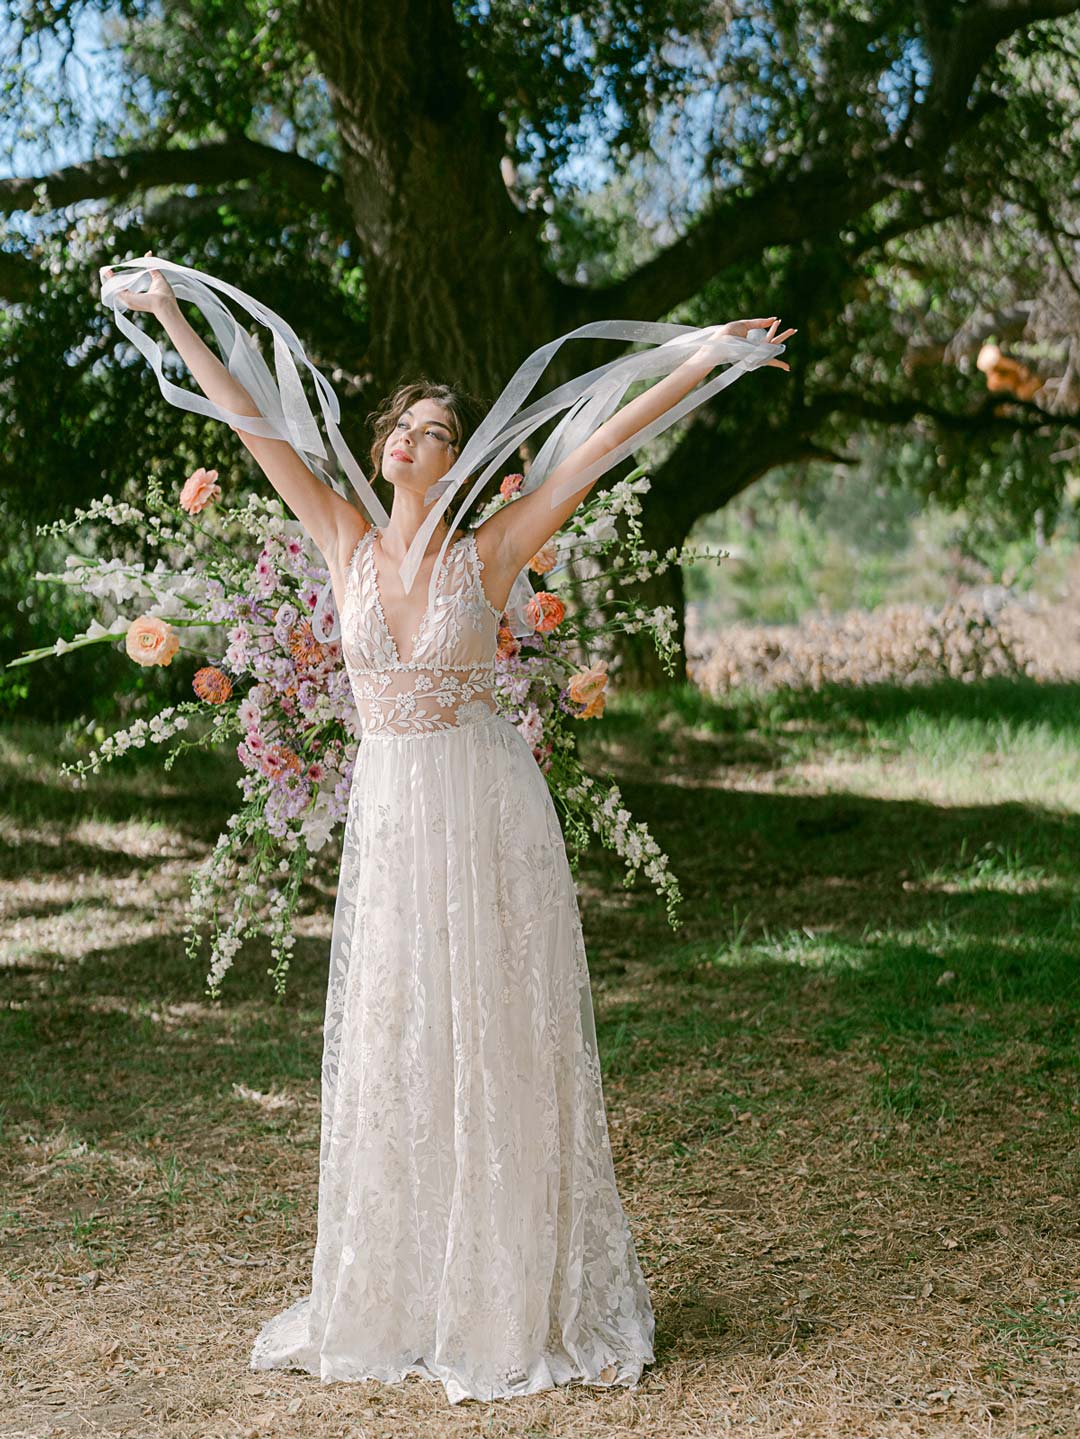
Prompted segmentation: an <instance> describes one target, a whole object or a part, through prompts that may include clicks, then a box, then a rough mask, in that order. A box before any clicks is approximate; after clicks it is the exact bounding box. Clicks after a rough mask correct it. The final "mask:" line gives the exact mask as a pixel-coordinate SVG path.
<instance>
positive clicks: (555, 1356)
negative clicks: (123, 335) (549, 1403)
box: [102, 261, 794, 1403]
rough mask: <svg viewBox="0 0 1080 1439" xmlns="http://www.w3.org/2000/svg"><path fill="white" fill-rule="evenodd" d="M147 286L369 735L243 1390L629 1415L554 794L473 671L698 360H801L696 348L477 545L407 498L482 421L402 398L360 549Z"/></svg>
mask: <svg viewBox="0 0 1080 1439" xmlns="http://www.w3.org/2000/svg"><path fill="white" fill-rule="evenodd" d="M143 263H144V268H145V269H146V270H147V271H148V276H149V287H148V288H145V289H142V290H139V291H136V290H134V289H131V288H114V289H113V291H112V294H113V303H114V305H119V304H123V305H125V306H126V307H128V308H131V309H136V310H144V311H147V312H149V313H150V314H151V315H153V316H154V317H156V319H157V320H158V321H160V323H161V325H162V326H163V327H164V329H165V331H166V333H167V335H168V337H169V339H170V340H171V341H172V344H173V345H174V346H175V348H176V350H177V351H178V353H179V354H180V356H181V357H182V359H183V360H184V361H185V362H186V364H187V366H188V368H189V369H190V371H191V373H192V375H193V376H194V378H195V380H196V382H197V383H198V385H199V387H200V388H201V390H202V391H203V393H204V394H205V396H206V397H207V399H208V400H209V401H210V402H211V409H210V410H209V411H208V410H206V409H204V410H203V411H202V412H203V413H208V412H212V413H216V414H218V415H219V416H220V417H221V418H223V419H226V420H228V421H230V422H238V423H232V428H233V429H234V430H235V431H236V433H237V434H239V435H240V437H241V439H242V441H243V443H244V444H245V445H246V447H247V448H248V450H249V451H250V452H251V454H252V455H253V456H254V458H255V460H256V461H257V463H258V464H259V466H260V467H261V469H262V470H263V472H264V473H265V475H266V477H267V479H268V480H269V481H270V483H271V484H272V485H273V487H274V488H275V489H276V490H277V492H278V494H279V495H280V496H281V498H282V499H283V501H284V502H285V504H286V505H287V506H288V507H289V509H290V510H291V511H292V512H293V514H294V515H295V516H296V517H297V519H298V520H299V521H300V522H301V524H302V525H303V526H304V528H305V529H306V530H307V532H308V534H309V535H310V536H311V538H312V540H313V541H314V543H315V545H316V546H317V547H318V549H319V550H320V551H321V553H322V555H323V557H324V559H325V561H326V564H327V567H328V569H329V572H330V577H331V585H332V590H333V598H334V601H335V606H336V611H337V616H338V620H339V623H340V633H341V644H342V653H343V657H344V661H345V665H346V668H347V671H348V674H349V677H350V681H351V684H352V688H353V693H354V695H355V698H356V704H357V708H358V712H359V715H360V722H361V727H362V738H361V741H360V744H359V747H358V753H357V760H356V765H355V769H354V775H353V783H352V790H351V793H350V800H349V809H348V816H347V820H346V826H345V835H344V841H343V849H342V862H341V873H340V877H339V882H338V891H337V900H336V906H335V912H334V922H333V932H332V938H331V943H330V960H329V976H328V983H327V994H326V1012H325V1023H324V1030H323V1061H322V1091H321V1114H322V1124H321V1141H320V1156H319V1193H318V1222H317V1237H316V1243H315V1250H314V1255H313V1260H312V1268H311V1279H310V1284H309V1285H308V1286H307V1292H306V1293H304V1294H303V1295H302V1297H300V1298H299V1299H297V1300H296V1301H295V1302H293V1303H292V1304H290V1305H289V1306H288V1307H287V1308H285V1309H284V1310H282V1311H281V1312H279V1313H276V1314H274V1315H272V1316H271V1317H270V1318H269V1319H268V1320H267V1321H266V1322H265V1324H264V1325H263V1327H262V1329H261V1332H259V1333H258V1335H257V1337H256V1339H255V1343H254V1348H253V1351H252V1355H251V1361H250V1363H251V1368H253V1369H298V1370H302V1371H306V1372H308V1373H310V1374H313V1375H315V1376H317V1377H318V1378H319V1379H321V1380H322V1381H324V1382H329V1381H333V1380H353V1381H355V1380H363V1379H368V1378H373V1379H378V1380H382V1381H384V1382H398V1381H401V1380H403V1379H404V1378H405V1377H406V1376H407V1375H418V1376H420V1377H422V1378H424V1379H427V1380H434V1381H437V1382H441V1384H442V1385H443V1388H444V1391H445V1393H446V1396H447V1399H448V1400H449V1401H450V1402H451V1403H458V1402H460V1401H462V1400H465V1399H484V1400H490V1399H495V1398H501V1397H509V1396H513V1395H521V1394H530V1393H534V1392H536V1391H538V1390H543V1389H549V1388H552V1387H553V1386H555V1385H560V1384H567V1383H570V1382H572V1381H578V1382H582V1383H585V1384H591V1385H602V1386H608V1385H616V1384H618V1385H631V1386H632V1385H636V1384H637V1382H638V1380H639V1379H640V1376H641V1372H642V1369H643V1367H644V1366H645V1365H646V1364H650V1363H652V1362H653V1360H654V1354H653V1347H652V1342H653V1332H654V1319H653V1311H652V1305H651V1302H650V1298H649V1293H648V1289H647V1287H646V1284H645V1280H644V1278H643V1275H642V1271H641V1268H640V1265H639V1262H638V1257H637V1252H636V1249H635V1246H634V1241H633V1238H632V1236H631V1233H630V1228H629V1225H628V1223H627V1218H626V1215H625V1213H624V1211H623V1208H622V1204H621V1202H620V1198H619V1194H618V1190H617V1187H616V1179H615V1173H614V1168H613V1163H612V1154H611V1148H610V1143H609V1137H608V1126H607V1116H606V1111H605V1106H604V1098H603V1090H602V1085H601V1072H600V1064H599V1057H598V1051H597V1042H596V1030H595V1024H594V1016H593V1006H592V997H591V992H590V988H589V974H588V967H587V963H586V954H585V946H584V941H583V938H582V930H581V922H580V916H579V911H578V905H577V896H576V890H575V886H574V881H573V877H572V874H571V871H570V867H569V862H568V859H567V855H566V850H565V846H564V842H563V835H562V832H561V829H560V826H559V822H558V816H557V814H556V811H555V807H554V803H553V801H552V798H551V794H550V792H549V790H548V786H547V781H546V780H545V778H544V776H543V774H542V772H541V770H540V768H539V766H538V765H537V763H536V761H535V759H534V758H533V754H532V751H531V749H530V747H529V745H528V744H527V743H526V741H525V739H524V738H523V737H522V735H521V734H520V733H519V731H518V730H517V728H516V727H515V726H514V725H513V724H512V723H511V722H510V721H509V720H508V719H506V718H504V717H503V716H501V715H500V714H499V713H498V712H497V711H496V708H495V699H494V683H495V673H494V657H495V654H496V652H497V649H498V646H499V644H500V642H502V639H501V636H500V633H499V631H500V621H501V620H503V619H505V618H506V613H505V611H506V607H507V605H508V602H509V600H510V596H511V593H512V591H513V589H514V586H515V583H516V581H517V580H518V579H519V577H520V575H521V572H522V570H523V568H524V567H526V566H527V564H528V561H529V559H530V557H532V556H533V555H535V554H536V552H537V551H538V550H540V549H541V548H542V547H543V546H544V544H545V543H546V541H548V540H549V539H550V538H551V537H552V536H553V535H554V534H555V533H556V531H557V530H558V529H559V527H560V526H561V525H562V524H563V523H564V522H565V521H566V520H567V518H568V517H569V516H570V515H571V514H572V513H573V511H574V509H575V508H576V507H577V505H578V504H579V503H580V501H581V499H582V497H583V495H584V494H585V493H586V492H587V490H588V488H589V487H590V486H591V484H592V483H593V482H594V481H595V478H596V475H597V474H599V473H601V472H602V470H603V469H604V468H606V467H607V466H606V464H605V461H606V460H607V459H609V458H610V456H611V455H612V454H613V453H614V452H616V451H617V450H618V447H619V446H620V445H623V444H624V443H625V441H626V440H627V439H628V437H634V436H636V435H638V433H639V432H640V430H641V429H642V427H643V426H644V427H649V426H651V425H658V424H662V423H663V422H664V421H665V420H667V418H668V416H669V414H670V412H671V410H672V407H674V406H676V404H677V402H679V401H680V400H682V399H683V397H685V396H686V395H688V393H689V392H690V391H691V390H693V388H694V386H696V385H697V384H698V383H699V382H700V381H701V380H702V379H704V378H705V377H706V376H707V375H708V374H709V372H710V371H711V370H712V369H713V368H714V367H715V365H716V363H717V355H718V354H721V353H724V354H726V356H727V357H728V358H730V356H731V351H730V350H729V351H727V352H725V351H723V349H722V347H718V345H717V343H716V342H717V341H723V340H724V339H725V338H726V337H735V338H736V339H737V340H739V339H741V340H745V339H747V338H748V336H749V332H750V331H751V330H757V332H758V333H759V334H760V333H761V327H763V326H767V327H768V329H767V333H766V336H765V342H766V343H767V344H768V346H769V347H770V349H771V347H773V346H779V347H780V349H781V350H782V348H783V342H784V340H785V339H786V338H787V337H788V336H789V335H791V334H793V333H794V331H792V330H786V331H784V332H783V333H782V334H779V335H778V334H777V325H778V324H779V321H778V319H777V318H776V317H775V316H771V317H768V318H767V319H755V320H739V321H735V322H732V323H731V324H729V325H725V326H717V327H713V328H712V329H710V330H705V331H700V330H698V331H693V332H692V334H693V336H694V337H695V343H693V344H690V345H685V344H683V345H681V346H680V348H679V351H678V355H677V356H675V358H674V359H673V360H671V361H670V362H668V360H667V357H664V358H665V362H666V363H668V364H669V369H670V373H668V374H667V375H666V376H665V377H664V378H663V379H662V380H660V381H658V382H657V383H656V384H654V385H653V386H651V387H650V388H649V389H647V390H646V391H645V392H643V393H642V394H641V395H639V396H637V397H636V398H635V399H634V400H633V401H631V402H630V403H629V404H627V405H625V406H623V407H622V408H621V409H619V410H618V411H617V412H616V413H615V414H614V415H612V416H611V417H610V418H608V419H607V420H606V421H605V422H604V423H602V424H599V425H598V426H594V427H593V428H592V430H591V433H588V435H587V437H586V438H585V439H584V440H583V441H582V442H581V443H579V444H576V445H574V446H573V447H572V448H571V449H570V450H569V452H568V453H566V454H565V455H564V456H563V457H562V458H561V459H560V460H559V462H558V463H557V464H556V465H555V466H554V467H553V468H552V469H550V471H549V472H547V473H546V474H544V476H543V483H542V484H539V485H536V486H535V487H534V488H533V489H531V490H530V491H529V492H528V493H523V494H522V495H521V496H520V497H519V498H518V499H516V500H515V501H514V502H513V503H511V504H507V505H504V506H503V507H502V508H501V509H499V510H498V511H497V512H496V513H494V514H493V515H491V516H490V517H489V518H488V519H486V520H485V521H484V522H483V523H482V524H480V525H479V526H477V527H476V528H472V529H469V528H465V527H461V528H458V529H454V528H451V526H450V525H448V524H446V523H445V521H443V520H442V518H441V512H439V513H438V514H437V515H436V518H435V520H434V521H433V520H432V517H431V515H430V513H426V511H428V509H429V506H428V505H427V504H426V497H428V496H429V495H430V492H431V489H432V487H433V486H436V487H437V486H438V485H439V483H440V482H441V481H445V479H446V476H447V475H448V474H449V473H450V471H451V470H452V469H453V468H454V467H455V465H457V463H458V460H459V459H460V457H461V456H462V454H463V453H464V452H465V451H466V447H467V446H468V445H469V441H470V439H472V438H474V437H475V436H477V434H478V433H479V431H480V428H481V426H482V425H483V423H484V415H483V413H482V409H481V407H480V406H479V404H478V403H477V402H476V401H475V400H474V399H473V398H472V397H471V396H470V395H468V394H466V393H464V392H463V391H462V390H460V389H459V388H457V387H455V386H453V385H443V384H435V383H432V382H429V381H425V380H420V381H418V382H416V383H413V384H406V385H402V386H401V387H400V388H398V389H397V390H396V391H395V392H394V394H393V395H391V396H390V397H389V398H388V399H387V401H386V402H385V403H384V404H383V406H382V407H381V408H380V410H379V412H378V413H377V415H376V417H375V443H374V446H373V448H372V462H373V466H375V467H377V468H378V469H380V470H381V472H382V474H383V475H384V477H385V478H386V479H387V480H388V481H389V482H390V484H391V485H392V486H393V504H392V508H391V511H390V513H389V517H388V518H387V519H386V521H385V523H382V524H378V525H376V524H372V523H370V522H369V521H368V520H367V519H365V517H364V516H363V515H362V514H361V513H360V512H359V511H358V509H357V508H356V507H354V505H353V504H351V503H350V502H349V501H348V500H347V499H346V498H344V497H343V496H342V495H341V494H339V493H337V492H336V491H335V490H334V489H333V488H331V487H330V486H329V485H327V484H325V483H323V481H322V480H320V479H319V478H317V477H316V475H315V474H314V473H313V472H312V469H311V468H310V467H309V465H308V464H307V462H306V461H305V460H304V459H303V457H302V456H301V454H300V453H299V452H298V449H297V447H296V445H295V444H294V443H292V442H291V441H290V440H289V439H285V438H271V437H269V436H268V435H267V434H266V433H265V430H266V426H265V424H263V423H262V421H260V420H258V419H256V417H258V416H260V413H261V412H260V410H259V407H258V405H257V404H256V402H255V400H254V399H253V397H252V395H251V393H250V392H249V391H248V389H246V388H245V387H244V386H243V385H242V384H241V383H240V382H239V381H238V380H237V378H236V376H235V375H234V374H233V373H232V372H231V369H230V368H229V367H227V366H226V365H225V364H223V363H222V361H221V360H219V359H218V357H217V356H216V355H215V354H214V353H213V352H212V351H211V350H210V348H209V347H208V346H207V345H206V344H205V343H204V342H203V340H202V339H201V338H200V337H199V336H198V335H197V334H196V332H195V331H194V330H193V329H192V327H191V325H190V324H189V323H188V321H187V320H186V319H185V318H184V316H183V314H182V313H181V310H180V306H179V303H178V299H177V291H174V289H173V287H172V286H171V285H170V283H169V282H168V280H167V279H166V278H165V274H164V273H163V268H164V267H165V266H168V267H169V268H170V269H172V270H176V271H178V272H180V271H183V272H184V274H186V275H191V274H192V273H193V272H191V271H186V270H184V267H178V266H169V262H164V265H163V266H162V268H156V267H154V268H151V262H148V261H144V262H143ZM158 263H161V262H158ZM102 274H103V276H104V277H107V278H108V280H109V281H110V282H113V281H114V280H115V277H114V276H113V273H112V271H111V269H110V268H108V267H106V268H105V269H104V270H103V271H102ZM178 290H179V286H178ZM232 293H233V294H234V295H235V294H237V293H238V292H232ZM245 298H246V297H245ZM254 312H255V311H254V310H253V313H254ZM259 312H260V314H261V315H265V314H267V313H268V312H266V311H262V310H261V309H260V311H259ZM274 318H275V319H276V317H274ZM125 323H126V322H125ZM611 323H612V324H617V323H620V322H611ZM128 328H129V329H131V328H132V327H130V326H128ZM654 328H660V327H654ZM668 328H671V329H675V328H677V327H668ZM680 339H681V337H680ZM698 342H700V343H698ZM234 353H235V351H234ZM772 353H773V354H775V353H777V351H772ZM680 356H681V357H683V358H679V357H680ZM756 359H757V361H758V363H761V364H770V365H775V366H777V367H779V368H783V369H785V370H786V369H787V368H788V366H787V365H786V364H784V363H783V362H782V361H780V360H779V359H776V358H768V359H764V358H763V357H762V355H761V354H758V355H757V356H756ZM676 361H677V362H676ZM158 375H159V381H160V380H161V375H160V369H159V371H158ZM173 388H175V387H173ZM163 390H164V385H163ZM609 393H610V392H609ZM504 394H505V392H504ZM169 398H172V395H171V394H170V395H169ZM203 403H204V402H203ZM245 417H247V418H252V419H254V420H255V425H254V426H253V429H252V430H246V429H245V428H244V419H245ZM262 418H263V421H264V420H265V416H263V417H262ZM259 428H261V429H262V430H263V433H256V430H257V429H259ZM542 453H543V452H542ZM535 463H536V462H534V464H535ZM590 469H591V470H592V471H593V473H592V474H591V478H589V480H588V483H584V484H575V482H576V481H578V480H581V478H582V474H583V472H588V471H590ZM458 473H459V474H460V473H461V471H460V468H459V471H458ZM459 482H460V481H459ZM553 488H554V491H555V493H556V497H557V495H558V494H560V493H562V494H563V496H564V497H563V498H562V499H561V501H560V500H558V499H557V498H556V499H555V500H553V499H552V498H551V494H552V491H553ZM447 498H449V496H447ZM380 508H381V507H380ZM445 508H446V506H445V505H443V506H442V509H445ZM467 514H468V506H466V507H464V508H463V509H462V510H461V511H459V514H458V516H457V519H458V520H459V521H460V520H461V519H463V518H464V517H466V516H467ZM421 536H423V537H424V538H423V540H422V541H421V543H420V545H419V546H418V547H417V548H413V547H414V545H416V544H417V541H418V539H419V538H420V537H421ZM410 555H411V556H413V557H414V565H413V567H412V576H406V575H405V572H406V570H407V569H408V568H409V567H408V565H407V563H406V562H407V561H408V559H409V557H410ZM415 577H420V578H422V579H423V580H424V581H425V583H422V584H421V585H419V586H417V587H414V586H413V585H412V584H411V582H410V581H411V579H412V578H415ZM421 598H423V599H424V600H425V603H423V604H421V603H420V600H421ZM503 633H504V635H505V633H506V631H505V630H504V631H503Z"/></svg>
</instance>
